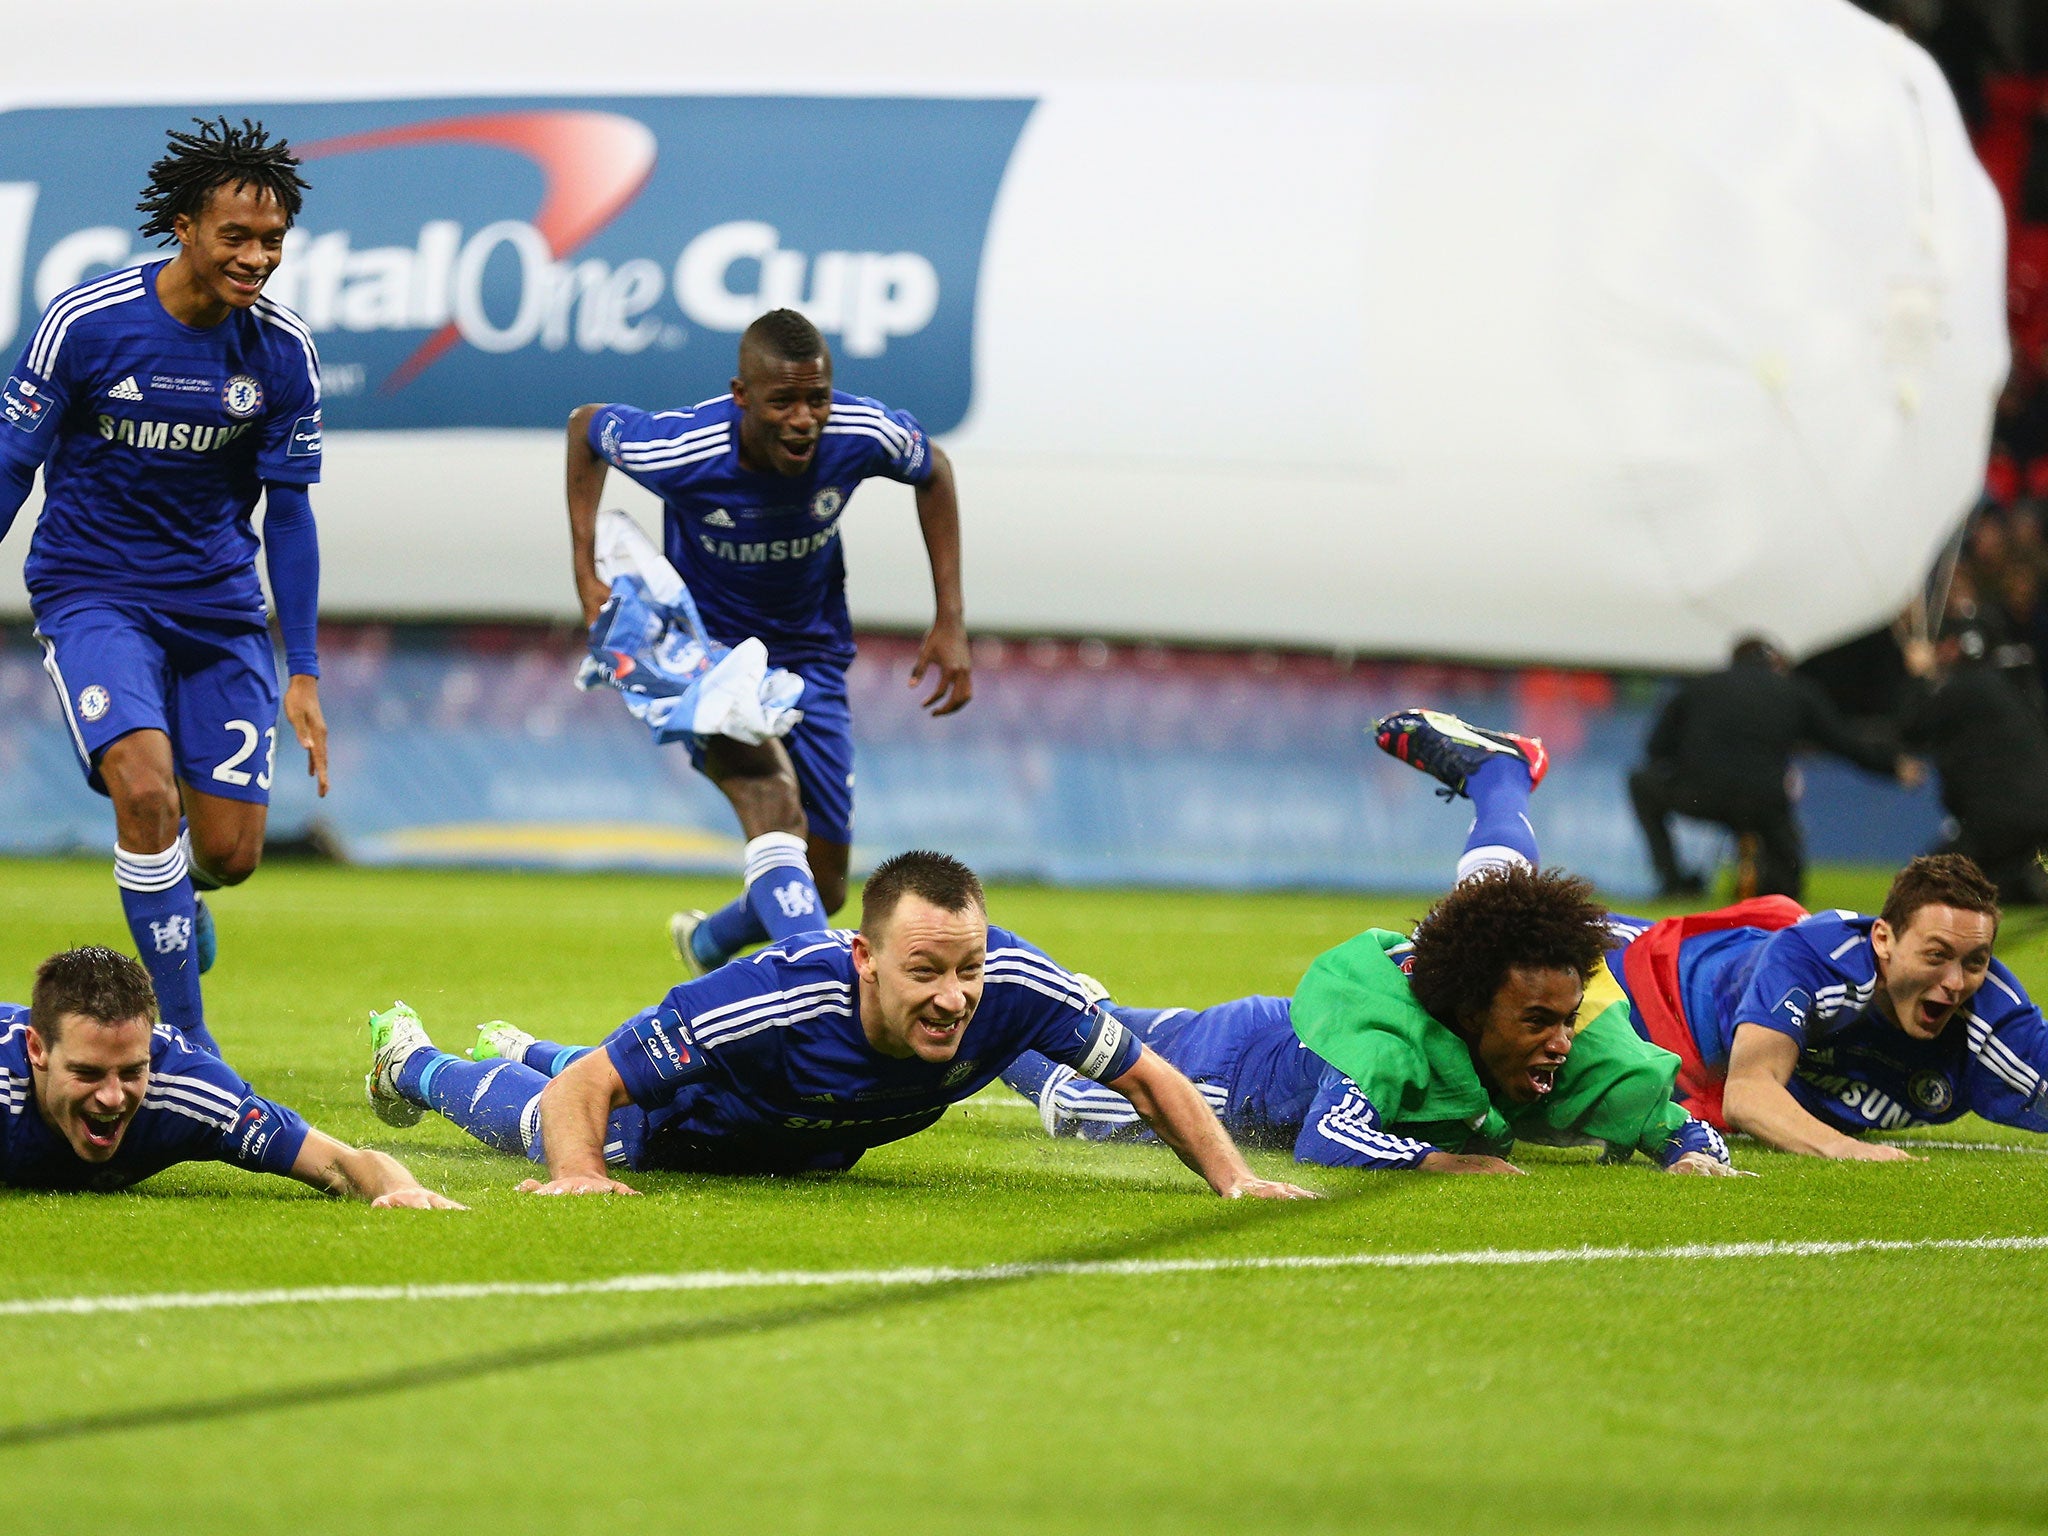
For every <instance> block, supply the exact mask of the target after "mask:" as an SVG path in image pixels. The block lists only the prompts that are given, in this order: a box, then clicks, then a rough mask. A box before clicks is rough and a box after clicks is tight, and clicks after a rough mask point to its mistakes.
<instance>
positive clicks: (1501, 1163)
mask: <svg viewBox="0 0 2048 1536" xmlns="http://www.w3.org/2000/svg"><path fill="white" fill-rule="evenodd" d="M1421 1168H1422V1171H1423V1172H1424V1173H1513V1174H1520V1173H1521V1171H1522V1170H1521V1169H1519V1168H1517V1167H1516V1166H1515V1165H1514V1164H1513V1163H1511V1162H1509V1161H1508V1160H1507V1159H1506V1158H1504V1157H1479V1156H1476V1155H1472V1154H1468V1153H1464V1152H1432V1153H1430V1154H1429V1156H1427V1157H1425V1158H1424V1159H1423V1160H1422V1163H1421Z"/></svg>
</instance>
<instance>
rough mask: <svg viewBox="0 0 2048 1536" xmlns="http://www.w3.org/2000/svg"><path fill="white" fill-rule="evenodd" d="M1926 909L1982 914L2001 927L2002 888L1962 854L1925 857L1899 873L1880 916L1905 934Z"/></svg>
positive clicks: (1924, 854) (1939, 854)
mask: <svg viewBox="0 0 2048 1536" xmlns="http://www.w3.org/2000/svg"><path fill="white" fill-rule="evenodd" d="M1922 907H1954V908H1956V909H1957V910H1958V911H1961V912H1982V913H1983V914H1984V915H1985V916H1986V917H1988V918H1990V919H1991V924H1992V927H1993V928H1994V929H1995V928H1996V927H1997V926H1998V919H1999V911H1998V887H1997V886H1995V885H1993V884H1992V883H1991V881H1990V880H1989V879H1988V878H1986V876H1985V874H1984V871H1983V870H1981V869H1979V868H1978V867H1977V865H1976V862H1975V861H1974V860H1972V859H1970V858H1968V857H1966V856H1965V855H1963V854H1960V853H1923V854H1922V855H1920V857H1919V858H1917V859H1915V860H1914V861H1913V862H1912V863H1910V864H1908V865H1907V866H1906V867H1905V868H1904V869H1902V870H1900V871H1899V872H1898V875H1897V876H1896V877H1895V878H1894V879H1893V880H1892V888H1891V889H1890V890H1889V891H1887V892H1885V897H1884V909H1883V910H1882V911H1881V912H1879V913H1878V914H1877V915H1878V916H1879V917H1881V918H1883V919H1884V924H1885V926H1886V927H1887V928H1889V929H1891V931H1892V932H1893V933H1904V932H1905V931H1906V925H1907V924H1908V923H1910V922H1912V921H1913V914H1914V913H1916V912H1918V911H1919V910H1920V909H1921V908H1922Z"/></svg>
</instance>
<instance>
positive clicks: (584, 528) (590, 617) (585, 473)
mask: <svg viewBox="0 0 2048 1536" xmlns="http://www.w3.org/2000/svg"><path fill="white" fill-rule="evenodd" d="M603 409H604V407H603V406H602V405H579V406H577V407H576V409H575V410H573V411H571V412H570V413H569V440H568V443H567V445H566V447H567V453H568V485H567V490H568V495H569V565H570V568H571V569H572V570H573V571H574V572H575V575H576V601H577V602H579V603H581V604H582V605H583V622H584V623H585V624H589V623H591V622H593V621H594V620H595V619H596V618H597V610H598V609H600V608H602V607H603V606H604V602H605V599H606V598H608V597H610V596H611V595H612V594H611V590H610V589H609V588H608V587H606V586H605V584H604V582H603V581H602V580H601V579H600V578H599V577H598V574H597V503H598V498H599V497H601V496H603V495H604V477H605V462H604V460H603V459H602V458H600V457H599V456H598V453H597V450H596V449H594V448H592V447H591V446H590V418H591V417H593V416H595V415H596V414H597V413H598V412H599V411H601V410H603Z"/></svg>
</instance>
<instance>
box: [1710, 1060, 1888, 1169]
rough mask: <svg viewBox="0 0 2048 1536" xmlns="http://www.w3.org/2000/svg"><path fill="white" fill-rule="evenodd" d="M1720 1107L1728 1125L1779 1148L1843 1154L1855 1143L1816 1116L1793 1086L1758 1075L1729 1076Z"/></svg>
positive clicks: (1812, 1153) (1807, 1153)
mask: <svg viewBox="0 0 2048 1536" xmlns="http://www.w3.org/2000/svg"><path fill="white" fill-rule="evenodd" d="M1721 1107H1722V1110H1723V1112H1724V1113H1725V1115H1726V1116H1727V1120H1728V1129H1729V1130H1731V1131H1740V1132H1742V1134H1743V1135H1745V1136H1754V1137H1755V1138H1756V1139H1757V1140H1758V1141H1760V1142H1762V1143H1763V1144H1764V1145H1765V1146H1767V1147H1775V1148H1777V1149H1778V1150H1779V1151H1780V1152H1797V1153H1801V1154H1803V1155H1804V1156H1807V1157H1843V1156H1847V1155H1850V1154H1851V1152H1852V1149H1853V1148H1854V1147H1855V1146H1856V1144H1857V1143H1856V1141H1855V1139H1854V1138H1853V1137H1849V1136H1845V1135H1843V1134H1842V1133H1841V1132H1840V1131H1837V1130H1835V1129H1833V1128H1832V1127H1829V1126H1827V1125H1823V1124H1822V1123H1821V1122H1820V1121H1818V1120H1816V1119H1814V1117H1813V1116H1812V1115H1809V1114H1808V1113H1807V1112H1806V1111H1805V1110H1804V1109H1802V1108H1800V1105H1799V1101H1798V1100H1797V1099H1795V1098H1793V1097H1792V1094H1791V1092H1790V1090H1788V1089H1786V1088H1784V1087H1782V1086H1780V1085H1779V1084H1777V1083H1772V1082H1768V1081H1764V1080H1759V1079H1749V1080H1746V1081H1745V1080H1736V1079H1733V1078H1731V1079H1730V1080H1729V1083H1728V1086H1727V1088H1726V1090H1725V1091H1724V1092H1723V1095H1722V1099H1721Z"/></svg>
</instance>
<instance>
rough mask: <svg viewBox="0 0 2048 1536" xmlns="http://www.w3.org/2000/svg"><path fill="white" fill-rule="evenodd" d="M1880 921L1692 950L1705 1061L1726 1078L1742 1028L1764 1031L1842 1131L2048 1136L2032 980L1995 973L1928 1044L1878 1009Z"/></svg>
mask: <svg viewBox="0 0 2048 1536" xmlns="http://www.w3.org/2000/svg"><path fill="white" fill-rule="evenodd" d="M1874 921H1875V919H1874V918H1870V917H1865V916H1861V915H1859V914H1857V913H1854V912H1842V911H1833V912H1819V913H1816V914H1814V915H1813V916H1812V917H1809V918H1807V919H1806V920H1805V921H1803V922H1799V923H1795V924H1793V925H1792V926H1791V927H1790V928H1785V929H1782V930H1780V931H1778V932H1775V933H1770V932H1765V931H1763V930H1760V929H1754V928H1739V929H1731V930H1729V931H1728V932H1726V933H1711V934H1702V935H1700V936H1698V937H1697V938H1694V939H1690V940H1688V941H1687V942H1686V944H1685V946H1684V948H1683V949H1681V950H1680V952H1679V983H1680V988H1681V991H1682V993H1683V995H1684V999H1685V1007H1686V1015H1687V1022H1688V1024H1689V1025H1690V1027H1691V1029H1692V1033H1693V1038H1694V1040H1695V1041H1696V1042H1697V1044H1698V1045H1699V1048H1700V1056H1701V1058H1702V1059H1703V1060H1704V1061H1706V1062H1708V1063H1709V1064H1712V1065H1721V1066H1725V1064H1726V1062H1727V1060H1728V1051H1729V1047H1730V1046H1731V1044H1732V1043H1733V1040H1734V1035H1735V1029H1736V1027H1737V1026H1738V1025H1740V1024H1758V1025H1762V1026H1763V1027H1764V1028H1766V1029H1774V1030H1777V1031H1778V1032H1780V1033H1781V1034H1784V1035H1788V1036H1790V1037H1791V1038H1792V1039H1793V1040H1795V1041H1797V1042H1798V1043H1799V1046H1800V1054H1799V1063H1798V1066H1797V1067H1796V1068H1795V1069H1794V1072H1793V1076H1792V1081H1791V1082H1790V1083H1789V1084H1788V1085H1787V1086H1788V1087H1789V1088H1790V1089H1791V1092H1792V1095H1793V1097H1794V1098H1796V1099H1797V1100H1799V1102H1800V1104H1801V1105H1802V1106H1804V1107H1805V1109H1806V1110H1807V1111H1808V1112H1809V1113H1811V1114H1813V1115H1814V1116H1816V1117H1817V1118H1819V1119H1821V1120H1824V1121H1827V1122H1828V1123H1829V1124H1832V1125H1834V1126H1836V1127H1838V1128H1840V1129H1843V1130H1847V1131H1867V1130H1873V1129H1877V1130H1895V1129H1897V1128H1899V1127H1900V1126H1906V1125H1940V1124H1943V1123H1944V1122H1947V1121H1950V1120H1954V1119H1956V1118H1957V1117H1958V1116H1961V1115H1964V1114H1977V1115H1981V1116H1983V1117H1984V1118H1985V1119H1987V1120H1993V1121H1996V1122H1998V1123H1999V1124H2001V1125H2012V1126H2018V1127H2021V1128H2023V1129H2026V1130H2032V1131H2048V1026H2044V1024H2043V1022H2042V1018H2041V1010H2040V1007H2039V1006H2038V1005H2037V1004H2035V1003H2034V1002H2033V1000H2032V999H2030V998H2029V997H2028V996H2027V994H2026V990H2025V989H2024V988H2023V987H2021V985H2020V984H2019V981H2018V979H2017V978H2015V977H2014V975H2013V974H2012V972H2011V971H2009V970H2007V969H2006V968H2005V966H2004V964H2003V963H2001V962H2000V961H1998V960H1996V959H1994V960H1993V961H1992V962H1991V969H1990V972H1989V974H1988V975H1986V977H1985V978H1984V984H1983V986H1981V987H1980V988H1978V990H1977V993H1976V995H1975V996H1974V997H1972V998H1971V999H1970V1001H1969V1002H1968V1003H1966V1004H1965V1005H1964V1006H1963V1008H1962V1009H1961V1010H1959V1011H1958V1012H1957V1014H1956V1016H1955V1018H1954V1019H1952V1020H1951V1021H1950V1022H1949V1025H1948V1027H1947V1028H1945V1029H1944V1030H1943V1031H1942V1032H1941V1034H1940V1035H1939V1036H1937V1037H1936V1038H1935V1039H1933V1040H1921V1039H1917V1038H1915V1037H1914V1036H1912V1035H1909V1034H1907V1033H1906V1032H1905V1031H1904V1030H1902V1029H1900V1028H1899V1027H1898V1026H1897V1025H1896V1024H1894V1023H1892V1022H1891V1021H1890V1020H1889V1019H1887V1018H1886V1017H1885V1015H1884V1014H1883V1013H1882V1012H1881V1011H1880V1010H1879V1008H1878V1005H1877V995H1878V980H1877V956H1876V954H1875V952H1874V951H1873V950H1872V948H1871V944H1870V927H1871V924H1872V923H1873V922H1874Z"/></svg>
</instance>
